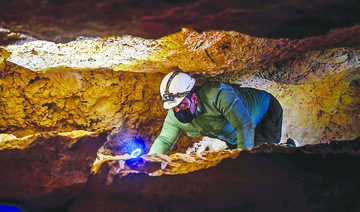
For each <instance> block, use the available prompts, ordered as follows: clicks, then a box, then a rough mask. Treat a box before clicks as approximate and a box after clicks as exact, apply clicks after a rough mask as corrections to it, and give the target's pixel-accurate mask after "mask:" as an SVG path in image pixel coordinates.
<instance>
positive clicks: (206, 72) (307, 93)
mask: <svg viewBox="0 0 360 212" xmlns="http://www.w3.org/2000/svg"><path fill="white" fill-rule="evenodd" d="M359 33H360V27H359V26H354V27H351V28H347V29H342V30H335V31H333V32H331V33H329V34H328V35H326V36H320V37H311V38H305V39H302V40H290V39H265V38H255V37H251V36H248V35H244V34H241V33H237V32H224V31H210V32H203V33H197V32H195V31H193V30H191V29H185V28H184V29H183V30H182V31H181V32H178V33H175V34H173V35H169V36H167V37H163V38H160V39H158V40H146V39H141V38H136V37H131V36H124V37H110V38H106V39H92V40H83V41H74V42H70V43H66V44H55V43H51V42H45V41H33V42H27V43H25V44H22V45H10V46H7V47H6V48H3V49H2V55H4V56H2V57H1V58H2V63H1V64H2V65H1V67H2V72H1V79H0V86H1V90H0V93H1V96H0V98H1V102H0V105H1V107H0V114H1V115H0V123H1V124H0V130H1V132H3V133H11V134H14V135H15V136H18V137H19V136H20V137H21V136H26V135H31V134H34V133H38V132H43V131H51V130H56V131H58V132H67V131H71V130H74V129H83V130H99V129H103V128H106V127H116V126H119V124H120V122H121V120H126V121H125V122H126V124H127V125H128V126H130V127H131V128H133V129H135V130H136V131H137V132H138V133H139V135H140V136H142V137H143V138H144V139H145V140H146V142H147V146H149V145H150V142H151V141H153V140H154V138H155V137H156V136H157V134H158V133H159V131H160V129H161V124H162V121H163V118H164V117H165V112H166V111H165V110H163V109H162V106H161V101H160V99H159V95H158V92H159V91H158V88H159V84H160V81H161V79H162V77H163V76H164V74H166V73H168V72H170V71H173V70H179V69H180V70H183V71H186V72H189V73H191V74H192V75H193V76H194V77H196V78H197V79H198V84H199V85H200V84H202V83H204V82H206V81H215V80H216V81H222V82H230V83H236V84H240V85H242V86H250V87H256V88H261V89H264V90H267V91H269V92H271V93H272V94H273V95H274V96H275V97H276V98H278V99H279V101H280V103H281V104H282V106H283V108H284V111H285V113H284V127H283V135H284V138H283V139H286V138H287V137H292V138H294V139H296V140H297V141H298V142H299V143H300V144H301V145H303V144H311V143H315V142H329V141H330V140H346V139H354V138H356V137H357V136H359V135H360V132H359V129H360V128H359V124H360V117H359V115H358V114H359V106H358V105H359V103H360V99H359V98H360V97H359V96H360V95H359V79H360V78H359V66H360V59H359V58H360V54H359V51H358V49H359V47H358V45H359V43H358V42H359V41H358V40H357V39H356V38H357V37H358V35H359ZM340 46H344V47H340ZM330 47H331V48H330ZM65 65H66V66H65ZM23 66H24V67H26V68H24V67H23ZM197 140H199V139H197ZM180 143H181V142H180ZM179 145H181V144H179ZM180 149H181V150H180V151H182V152H185V150H186V149H184V148H180ZM175 150H177V151H179V149H176V148H175Z"/></svg>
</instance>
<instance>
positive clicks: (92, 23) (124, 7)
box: [0, 0, 360, 45]
mask: <svg viewBox="0 0 360 212" xmlns="http://www.w3.org/2000/svg"><path fill="white" fill-rule="evenodd" d="M359 8H360V4H359V1H357V0H346V1H345V0H322V1H312V0H292V1H287V0H268V1H262V0H241V1H233V0H222V1H213V0H201V1H199V0H195V1H193V0H191V1H190V0H176V1H174V0H173V1H170V0H147V1H138V0H123V1H117V0H101V1H99V0H86V1H84V0H72V1H70V0H47V1H37V0H26V1H23V0H12V1H2V2H0V14H1V16H0V27H1V26H3V27H4V28H8V29H11V30H12V31H17V32H22V33H25V34H30V35H31V36H33V37H36V38H38V39H41V40H49V41H55V42H67V41H70V40H74V39H75V38H76V37H78V36H88V37H105V36H114V35H135V36H140V37H147V38H160V37H163V36H166V35H169V34H172V33H175V32H178V31H180V29H181V28H182V27H188V28H191V29H195V30H198V31H209V30H225V31H231V30H233V31H237V32H242V33H245V34H248V35H252V36H256V37H273V38H274V37H275V38H279V37H282V38H284V37H290V38H304V37H309V36H314V35H321V34H326V33H327V32H328V31H329V30H330V29H335V28H340V27H349V26H353V25H355V24H359V23H360V22H359V21H360V17H359V13H358V10H359ZM29 17H31V18H29ZM0 37H1V33H0ZM0 45H1V44H0Z"/></svg>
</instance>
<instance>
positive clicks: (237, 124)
mask: <svg viewBox="0 0 360 212" xmlns="http://www.w3.org/2000/svg"><path fill="white" fill-rule="evenodd" d="M196 93H197V94H198V97H199V98H198V101H199V102H198V104H197V111H196V116H195V118H194V119H193V120H192V121H191V122H190V123H186V124H184V123H181V122H179V121H178V120H177V119H176V117H175V115H174V112H173V110H172V109H169V110H168V113H167V116H166V118H165V121H164V124H163V127H162V130H161V133H160V135H159V136H158V137H157V138H156V140H155V141H154V144H153V145H152V147H151V149H150V151H149V154H153V153H163V154H166V153H167V152H168V151H169V150H170V149H171V148H172V147H173V146H174V144H175V143H176V140H177V139H178V137H179V135H180V133H181V131H182V130H184V131H185V132H186V133H187V135H188V136H190V137H198V136H210V137H214V136H215V137H217V138H219V139H221V140H223V141H226V142H228V143H231V144H237V147H238V148H244V147H250V148H252V147H253V145H254V141H253V132H254V129H255V127H256V125H257V123H259V121H260V119H261V118H262V117H263V115H264V113H265V112H266V110H267V108H268V105H269V98H270V96H269V93H267V92H265V91H261V90H257V89H253V88H241V87H239V86H233V85H228V84H224V83H212V84H206V85H204V86H202V87H200V88H198V90H197V91H196Z"/></svg>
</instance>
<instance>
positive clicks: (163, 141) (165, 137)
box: [148, 114, 181, 155]
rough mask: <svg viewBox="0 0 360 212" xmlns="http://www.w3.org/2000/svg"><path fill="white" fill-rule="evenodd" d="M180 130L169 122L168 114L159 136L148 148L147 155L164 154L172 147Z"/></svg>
mask: <svg viewBox="0 0 360 212" xmlns="http://www.w3.org/2000/svg"><path fill="white" fill-rule="evenodd" d="M180 132H181V129H180V128H179V127H177V126H176V124H175V123H174V122H173V121H172V120H171V118H170V117H169V114H168V115H167V116H166V118H165V121H164V124H163V127H162V129H161V133H160V135H159V136H158V137H157V138H156V139H155V141H154V143H153V145H152V146H151V148H150V151H149V153H148V154H149V155H151V154H154V153H162V154H166V153H168V151H169V150H170V149H171V148H172V147H173V146H174V144H175V142H176V140H177V139H178V137H179V135H180Z"/></svg>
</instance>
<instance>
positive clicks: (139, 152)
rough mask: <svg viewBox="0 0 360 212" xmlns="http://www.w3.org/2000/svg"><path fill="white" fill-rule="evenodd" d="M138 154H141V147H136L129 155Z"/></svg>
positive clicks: (134, 155) (133, 156) (136, 155)
mask: <svg viewBox="0 0 360 212" xmlns="http://www.w3.org/2000/svg"><path fill="white" fill-rule="evenodd" d="M140 154H141V149H140V148H138V149H136V150H134V151H132V153H131V154H130V156H131V157H132V158H136V157H138V156H139V155H140Z"/></svg>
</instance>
